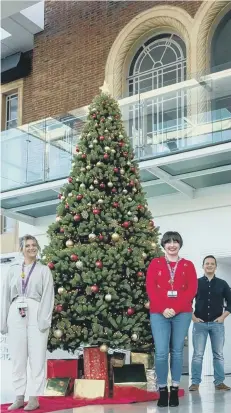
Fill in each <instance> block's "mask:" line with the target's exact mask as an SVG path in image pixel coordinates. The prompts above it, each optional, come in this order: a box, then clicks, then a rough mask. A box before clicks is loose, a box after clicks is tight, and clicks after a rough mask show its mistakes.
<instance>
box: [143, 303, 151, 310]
mask: <svg viewBox="0 0 231 413" xmlns="http://www.w3.org/2000/svg"><path fill="white" fill-rule="evenodd" d="M144 307H145V308H147V310H149V308H150V302H149V301H148V302H147V303H145V304H144Z"/></svg>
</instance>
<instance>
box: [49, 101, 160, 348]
mask: <svg viewBox="0 0 231 413" xmlns="http://www.w3.org/2000/svg"><path fill="white" fill-rule="evenodd" d="M133 158H134V154H133V150H132V147H131V145H130V142H129V139H128V137H127V135H126V132H125V129H124V126H123V123H122V120H121V112H120V109H119V106H118V104H117V102H116V101H115V100H114V99H113V98H111V97H110V96H108V95H107V94H101V95H100V96H97V97H96V98H95V99H94V100H93V103H92V104H91V105H90V108H89V114H88V118H87V122H86V124H85V126H84V129H83V132H82V135H81V139H80V142H79V144H78V146H77V147H76V155H75V156H74V162H73V164H72V170H71V173H70V176H69V178H68V182H67V184H65V185H64V187H63V188H62V190H61V193H60V194H59V198H60V200H61V202H60V204H59V206H58V208H57V217H56V222H55V223H53V224H52V225H51V226H50V227H49V229H48V234H49V237H50V244H49V246H47V247H45V250H44V256H43V262H44V263H46V264H47V265H48V266H49V268H50V269H51V270H52V273H53V277H54V283H55V309H54V313H53V322H52V328H51V332H50V338H49V350H50V351H53V350H55V349H57V348H62V349H64V350H68V351H70V352H73V351H74V350H76V349H77V348H78V347H79V346H80V345H98V346H101V349H102V351H105V350H106V349H107V346H109V347H111V348H121V349H122V348H123V349H139V350H141V349H142V350H149V349H150V348H151V347H152V345H153V344H152V336H151V329H150V324H149V302H148V298H147V295H146V289H145V275H146V270H147V267H148V265H149V263H150V261H151V260H152V258H154V257H156V256H159V255H160V254H161V251H160V247H159V245H158V235H159V233H158V228H156V227H155V225H154V222H153V220H152V216H151V213H150V212H149V210H148V207H147V201H146V199H145V193H144V191H143V189H142V186H141V183H140V178H139V168H138V164H137V162H135V161H134V160H133Z"/></svg>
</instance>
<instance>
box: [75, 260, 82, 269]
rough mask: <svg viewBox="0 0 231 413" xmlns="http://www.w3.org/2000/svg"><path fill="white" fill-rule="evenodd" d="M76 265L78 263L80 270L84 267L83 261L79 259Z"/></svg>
mask: <svg viewBox="0 0 231 413" xmlns="http://www.w3.org/2000/svg"><path fill="white" fill-rule="evenodd" d="M75 265H76V268H78V270H82V268H83V263H82V261H77V262H76V264H75Z"/></svg>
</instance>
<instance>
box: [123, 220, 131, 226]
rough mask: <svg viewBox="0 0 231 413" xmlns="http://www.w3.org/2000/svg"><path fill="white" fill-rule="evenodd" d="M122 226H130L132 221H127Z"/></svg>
mask: <svg viewBox="0 0 231 413" xmlns="http://www.w3.org/2000/svg"><path fill="white" fill-rule="evenodd" d="M122 227H124V228H128V227H130V222H129V221H125V222H124V223H123V224H122Z"/></svg>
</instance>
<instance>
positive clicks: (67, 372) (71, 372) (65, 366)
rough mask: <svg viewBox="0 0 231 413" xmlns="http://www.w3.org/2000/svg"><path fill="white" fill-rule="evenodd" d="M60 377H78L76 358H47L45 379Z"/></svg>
mask: <svg viewBox="0 0 231 413" xmlns="http://www.w3.org/2000/svg"><path fill="white" fill-rule="evenodd" d="M60 377H62V378H63V377H69V378H70V379H77V378H78V359H49V360H47V379H55V378H60Z"/></svg>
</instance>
